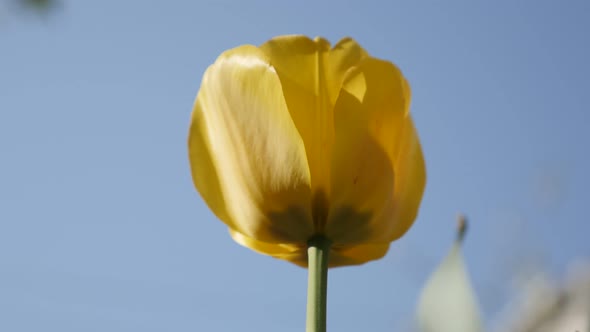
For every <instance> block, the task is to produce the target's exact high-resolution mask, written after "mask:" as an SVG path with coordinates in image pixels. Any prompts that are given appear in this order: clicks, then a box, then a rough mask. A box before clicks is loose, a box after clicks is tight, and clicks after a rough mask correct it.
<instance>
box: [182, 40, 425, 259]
mask: <svg viewBox="0 0 590 332" xmlns="http://www.w3.org/2000/svg"><path fill="white" fill-rule="evenodd" d="M409 105H410V88H409V85H408V83H407V81H406V80H405V78H404V77H403V75H402V73H401V72H400V70H399V69H398V68H397V67H396V66H395V65H393V64H392V63H390V62H387V61H383V60H380V59H376V58H373V57H371V56H370V55H369V54H368V53H367V52H366V51H365V50H364V49H362V48H361V46H359V45H358V44H357V43H356V42H355V41H354V40H353V39H350V38H345V39H343V40H341V41H340V42H338V43H337V44H336V45H335V46H334V47H332V48H331V47H330V44H329V42H328V41H326V40H325V39H322V38H315V39H313V40H312V39H309V38H307V37H305V36H281V37H277V38H274V39H271V40H270V41H268V42H266V43H264V44H263V45H262V46H260V47H256V46H252V45H243V46H239V47H237V48H234V49H231V50H228V51H226V52H224V53H222V54H221V55H220V56H219V58H217V60H216V61H215V63H214V64H213V65H211V66H210V67H209V68H208V69H207V71H206V72H205V74H204V76H203V80H202V83H201V88H200V90H199V93H198V95H197V98H196V101H195V104H194V110H193V113H192V118H191V125H190V131H189V138H188V145H189V159H190V164H191V169H192V177H193V181H194V184H195V186H196V188H197V190H198V191H199V193H200V194H201V196H202V197H203V199H204V201H205V202H206V203H207V205H208V206H209V208H210V209H211V210H212V211H213V212H214V213H215V215H216V216H217V217H218V218H219V219H220V220H221V221H223V222H224V223H225V224H226V225H227V226H228V227H229V230H230V234H231V236H232V237H233V239H234V240H235V241H237V242H238V243H240V244H241V245H243V246H246V247H248V248H250V249H252V250H255V251H257V252H260V253H263V254H267V255H270V256H273V257H276V258H280V259H284V260H287V261H290V262H292V263H295V264H298V265H300V266H307V242H308V240H309V239H310V238H312V237H313V236H314V235H318V234H321V235H323V236H325V237H326V238H328V239H329V240H330V241H331V244H332V245H331V247H330V252H329V257H330V258H329V265H330V266H331V267H334V266H342V265H355V264H362V263H365V262H368V261H370V260H374V259H378V258H381V257H383V256H384V255H385V254H386V252H387V250H388V248H389V244H390V242H392V241H393V240H395V239H397V238H399V237H401V236H402V235H403V234H404V233H405V232H406V231H407V230H408V229H409V228H410V226H411V225H412V223H413V222H414V219H415V218H416V215H417V211H418V207H419V205H420V200H421V198H422V193H423V190H424V185H425V178H426V175H425V166H424V160H423V156H422V151H421V148H420V143H419V141H418V136H417V133H416V130H415V128H414V125H413V122H412V119H411V117H410V114H409Z"/></svg>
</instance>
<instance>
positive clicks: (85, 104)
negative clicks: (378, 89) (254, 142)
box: [0, 0, 590, 332]
mask: <svg viewBox="0 0 590 332" xmlns="http://www.w3.org/2000/svg"><path fill="white" fill-rule="evenodd" d="M0 4H1V6H0V10H2V12H0V331H11V332H21V331H27V332H28V331H31V332H32V331H60V332H68V331H72V332H74V331H76V332H77V331H110V332H117V331H179V332H180V331H236V330H239V331H302V330H303V329H304V326H305V325H304V324H305V301H306V298H305V297H306V282H307V275H306V270H304V269H301V268H299V267H296V266H294V265H291V264H289V263H287V262H283V261H278V260H274V259H272V258H269V257H265V256H262V255H258V254H255V253H253V252H252V251H250V250H248V249H246V248H242V247H240V246H239V245H237V244H235V243H234V242H233V241H232V240H231V239H230V237H229V235H228V234H227V231H226V228H225V226H224V225H223V224H222V223H221V222H219V221H217V220H216V218H215V217H214V216H213V215H212V214H211V212H209V210H208V209H207V207H206V206H205V205H204V203H203V201H202V200H201V198H200V197H199V196H198V194H197V192H196V190H195V189H194V188H193V185H192V181H191V178H190V172H189V165H188V161H187V148H186V136H187V130H188V122H189V116H190V112H191V107H192V103H193V100H194V97H195V95H196V92H197V90H198V88H199V84H200V80H201V75H202V74H203V72H204V71H205V69H206V67H207V66H208V65H209V64H211V63H212V62H213V61H214V60H215V58H216V57H217V56H218V55H219V53H221V52H222V51H223V50H225V49H228V48H231V47H234V46H237V45H240V44H245V43H250V44H261V43H262V42H264V41H266V40H267V39H269V38H271V37H273V36H275V35H280V34H291V33H301V34H306V35H310V36H317V35H321V36H324V37H327V38H328V39H329V40H331V41H332V42H333V43H335V42H336V41H337V40H338V39H340V38H341V37H344V36H352V37H354V38H355V39H356V40H357V41H358V42H359V43H361V45H363V46H364V47H365V48H366V49H367V50H368V51H369V52H370V53H371V54H373V55H374V56H377V57H380V58H384V59H388V60H391V61H393V62H395V63H396V64H398V65H399V66H400V67H401V69H402V70H403V72H404V74H405V75H406V76H407V78H408V79H409V81H410V83H411V85H412V90H413V103H412V112H413V114H414V119H415V122H416V126H417V128H418V131H419V134H420V137H421V141H422V145H423V149H424V154H425V158H426V162H427V170H428V182H427V188H426V192H425V195H424V199H423V203H422V206H421V210H420V215H419V217H418V219H417V221H416V223H415V225H414V227H413V228H412V229H411V230H410V231H409V232H408V234H407V235H406V236H405V237H404V238H403V239H402V240H400V241H398V242H396V243H394V245H392V247H391V250H390V252H389V254H388V255H387V256H386V257H385V258H384V259H382V260H380V261H376V262H372V263H369V264H366V265H364V266H360V267H346V268H340V269H334V270H331V271H330V285H329V300H328V303H329V310H328V327H329V329H330V330H331V331H344V332H347V331H350V332H352V331H355V332H356V331H361V330H367V329H366V328H365V329H363V327H366V326H368V327H369V329H370V330H371V331H408V329H409V326H411V323H412V320H413V317H414V311H415V306H416V300H417V297H418V294H419V291H420V288H421V287H422V285H423V283H424V281H425V280H426V278H427V277H428V275H429V273H430V272H431V271H432V269H433V268H434V267H435V266H436V264H437V263H438V262H439V261H440V260H441V259H442V257H443V256H444V255H445V253H446V252H447V250H448V248H449V247H450V245H451V242H452V240H453V237H454V226H455V216H456V214H457V213H458V212H461V211H462V212H464V213H466V214H467V215H468V217H469V218H470V221H471V228H470V230H469V233H468V235H467V239H466V242H465V245H464V251H465V258H466V261H467V263H468V264H469V267H470V270H471V276H472V279H473V284H474V287H475V289H476V291H477V293H478V296H479V298H480V304H481V309H482V311H483V314H484V316H485V319H486V322H487V323H488V324H489V323H490V322H492V321H493V320H494V317H496V315H497V313H498V312H499V310H500V309H501V308H502V306H503V305H504V304H505V303H506V301H507V300H508V299H509V298H510V295H511V294H512V292H513V289H512V288H511V280H513V279H514V277H515V276H516V275H520V274H522V273H523V271H530V270H536V269H541V270H544V271H548V272H549V273H551V274H552V275H554V276H555V277H556V278H560V276H562V275H564V274H565V273H566V271H567V268H568V266H569V264H570V263H571V262H573V261H574V260H576V259H580V258H588V257H590V244H589V242H588V241H587V237H588V234H590V226H589V223H588V212H587V211H588V210H587V208H588V206H589V204H590V199H589V198H590V195H589V194H588V189H589V188H590V176H589V175H588V170H589V169H590V156H589V153H588V144H589V143H590V131H589V129H590V116H589V114H588V112H589V109H588V105H590V100H589V98H590V83H589V82H590V81H589V79H588V77H590V64H589V61H588V59H590V46H589V45H590V44H589V43H588V32H589V31H590V2H588V1H585V0H580V1H576V0H570V1H561V2H559V1H524V0H523V1H444V2H443V1H403V2H402V1H382V2H379V1H344V0H340V1H233V2H232V1H227V0H219V1H213V0H210V1H171V2H168V3H164V2H161V1H138V0H137V1H88V0H84V1H67V0H63V1H62V5H61V6H60V7H59V8H57V10H56V11H54V12H53V13H52V14H51V15H48V16H46V17H41V18H40V17H36V16H32V15H26V14H23V13H21V12H19V11H15V10H12V9H11V8H12V7H10V6H8V5H5V3H2V2H0ZM585 239H586V240H585Z"/></svg>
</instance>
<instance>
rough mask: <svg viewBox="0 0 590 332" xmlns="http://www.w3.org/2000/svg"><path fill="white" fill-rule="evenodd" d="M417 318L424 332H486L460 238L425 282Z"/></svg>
mask: <svg viewBox="0 0 590 332" xmlns="http://www.w3.org/2000/svg"><path fill="white" fill-rule="evenodd" d="M460 238H461V236H460ZM417 315H418V326H419V329H420V331H421V332H481V331H483V326H482V323H481V318H480V314H479V309H478V304H477V299H476V296H475V293H474V291H473V288H472V287H471V282H470V280H469V276H468V274H467V269H466V267H465V263H464V261H463V255H462V253H461V240H460V239H458V240H457V241H456V242H455V243H454V244H453V246H452V247H451V250H450V252H449V253H448V254H447V256H446V257H445V258H444V260H443V261H442V262H441V264H440V265H439V266H438V268H437V269H436V270H435V271H434V273H433V274H432V275H431V276H430V278H429V280H428V281H427V282H426V285H425V286H424V289H423V290H422V294H421V296H420V300H419V303H418V314H417Z"/></svg>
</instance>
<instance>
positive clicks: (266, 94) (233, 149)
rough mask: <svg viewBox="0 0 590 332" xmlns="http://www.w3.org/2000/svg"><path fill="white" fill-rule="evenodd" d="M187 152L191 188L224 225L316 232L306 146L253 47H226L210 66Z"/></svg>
mask: <svg viewBox="0 0 590 332" xmlns="http://www.w3.org/2000/svg"><path fill="white" fill-rule="evenodd" d="M189 158H190V162H191V168H192V175H193V180H194V183H195V186H196V187H197V189H198V191H199V192H200V193H201V196H202V197H203V198H204V200H205V202H206V203H207V204H208V205H209V207H210V208H211V210H212V211H213V212H214V213H215V214H216V215H217V217H218V218H220V219H221V220H222V221H223V222H225V223H226V224H227V225H228V226H229V227H231V228H233V229H235V230H239V231H240V232H241V233H243V234H246V235H248V236H250V237H252V238H255V239H259V240H262V241H265V242H270V243H276V242H281V243H293V242H297V243H300V242H302V241H303V242H304V241H306V240H307V239H308V238H309V237H310V236H311V235H312V234H313V224H312V220H311V209H310V201H311V191H310V174H309V168H308V164H307V159H306V154H305V147H304V145H303V141H302V139H301V137H300V135H299V133H298V132H297V129H296V127H295V125H294V124H293V121H292V120H291V117H290V115H289V111H288V110H287V105H286V104H285V101H284V97H283V93H282V91H281V83H280V81H279V78H278V76H277V75H276V72H275V71H274V69H273V68H272V67H271V66H270V65H269V60H268V58H267V57H266V56H265V55H264V54H263V53H262V52H261V51H260V50H259V49H257V48H256V47H254V46H249V45H246V46H241V47H238V48H236V49H233V50H230V51H227V52H225V53H223V54H222V55H221V56H220V57H219V58H218V59H217V61H216V62H215V63H214V64H213V65H211V66H210V67H209V68H208V69H207V71H206V73H205V75H204V77H203V82H202V84H201V89H200V91H199V94H198V96H197V99H196V101H195V106H194V110H193V115H192V120H191V127H190V132H189ZM222 174H223V175H222Z"/></svg>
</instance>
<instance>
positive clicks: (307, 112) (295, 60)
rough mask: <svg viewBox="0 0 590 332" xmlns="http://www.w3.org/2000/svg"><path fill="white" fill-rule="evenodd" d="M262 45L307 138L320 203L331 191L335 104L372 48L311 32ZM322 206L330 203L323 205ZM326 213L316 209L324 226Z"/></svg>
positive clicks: (314, 188) (318, 226) (296, 120)
mask: <svg viewBox="0 0 590 332" xmlns="http://www.w3.org/2000/svg"><path fill="white" fill-rule="evenodd" d="M260 49H261V50H262V51H263V52H264V53H265V54H266V55H267V56H268V57H269V58H270V62H271V64H272V65H273V67H274V68H275V69H276V71H277V74H278V76H279V78H280V80H281V84H282V87H283V94H284V96H285V101H286V103H287V106H288V108H289V111H290V113H291V117H292V119H293V122H294V123H295V126H296V127H297V130H298V132H299V134H300V135H301V138H302V139H303V142H304V145H305V149H306V154H307V160H308V162H309V168H310V174H311V186H312V192H313V193H314V195H317V196H318V197H314V202H319V201H322V197H327V196H329V192H328V191H329V190H330V186H329V181H330V173H329V172H330V160H329V158H330V155H331V147H332V145H333V141H334V128H333V107H334V104H335V102H336V99H337V97H338V94H339V91H340V87H341V85H342V82H343V80H344V77H345V73H346V72H347V71H348V70H349V69H350V68H351V67H352V66H354V65H355V64H356V63H358V62H359V61H360V60H361V59H363V58H364V57H366V56H367V53H366V52H365V51H364V50H363V49H362V48H361V47H360V46H359V45H358V44H357V43H356V42H355V41H354V40H352V39H350V38H346V39H343V40H341V41H340V42H339V43H338V44H336V45H335V47H334V48H333V49H330V45H329V43H328V41H326V40H325V39H322V38H316V39H315V40H311V39H309V38H307V37H305V36H283V37H278V38H275V39H272V40H270V41H268V42H267V43H265V44H263V45H262V46H261V47H260ZM320 196H322V197H320ZM316 205H317V204H316ZM321 208H327V207H325V206H324V207H318V209H321ZM325 214H326V213H322V212H317V211H316V212H315V213H314V215H315V219H316V223H318V224H317V225H316V228H317V230H318V231H321V230H322V229H321V228H322V227H323V223H324V222H325V220H321V221H318V220H317V219H321V218H320V217H319V215H325Z"/></svg>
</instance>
